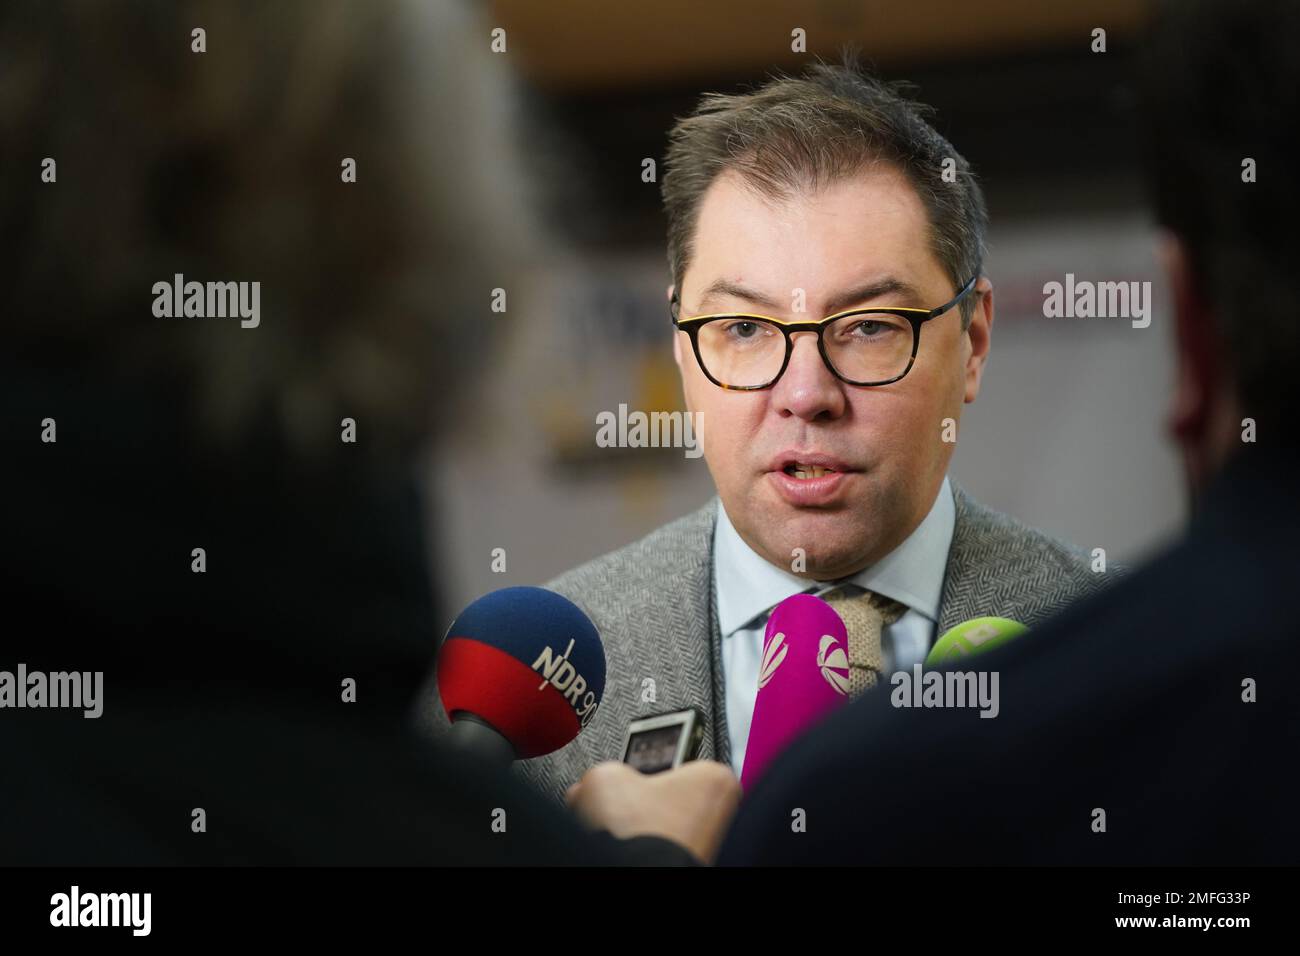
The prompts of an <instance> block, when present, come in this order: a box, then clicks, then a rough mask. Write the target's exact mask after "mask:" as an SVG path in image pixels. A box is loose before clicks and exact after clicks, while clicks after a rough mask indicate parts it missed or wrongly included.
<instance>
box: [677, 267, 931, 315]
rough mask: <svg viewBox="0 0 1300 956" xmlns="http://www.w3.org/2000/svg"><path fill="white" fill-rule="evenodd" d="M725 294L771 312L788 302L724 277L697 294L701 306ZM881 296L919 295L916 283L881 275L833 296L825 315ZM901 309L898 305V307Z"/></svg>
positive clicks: (917, 299) (904, 297)
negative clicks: (700, 294) (701, 293)
mask: <svg viewBox="0 0 1300 956" xmlns="http://www.w3.org/2000/svg"><path fill="white" fill-rule="evenodd" d="M791 293H792V294H791V300H792V299H793V290H791ZM721 296H727V297H730V298H733V299H742V300H744V301H746V302H749V303H751V304H752V305H756V306H759V307H760V308H764V309H768V310H771V311H781V310H784V309H787V308H788V307H789V304H790V303H789V301H787V302H784V303H782V302H779V301H777V300H776V299H773V298H772V297H771V296H769V295H766V294H764V293H762V292H758V291H756V290H754V289H750V288H747V287H746V286H743V285H740V284H739V283H736V282H731V281H729V280H727V279H714V280H713V282H711V283H710V284H709V286H708V288H706V289H705V290H704V294H703V295H702V296H701V297H700V303H701V308H703V305H704V303H707V302H708V301H709V300H710V299H713V298H717V297H721ZM883 296H893V297H894V298H895V299H897V300H900V301H903V302H912V303H919V302H920V301H921V294H920V292H919V291H918V290H917V288H916V286H914V285H912V283H910V282H907V281H905V280H903V279H900V278H898V277H897V276H882V277H881V278H879V279H872V280H871V281H870V282H865V283H863V284H862V285H860V286H855V287H854V288H852V289H849V290H847V291H845V292H841V293H840V294H839V295H836V296H834V297H833V298H831V299H830V300H829V301H827V303H826V314H827V315H834V314H835V313H836V312H844V311H845V310H847V309H849V308H851V307H852V306H854V305H857V304H858V303H859V302H868V301H870V300H872V299H878V298H881V297H883ZM900 308H901V306H900Z"/></svg>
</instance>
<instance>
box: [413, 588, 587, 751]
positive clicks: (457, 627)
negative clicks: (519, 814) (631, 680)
mask: <svg viewBox="0 0 1300 956" xmlns="http://www.w3.org/2000/svg"><path fill="white" fill-rule="evenodd" d="M604 692H605V648H604V646H603V645H602V644H601V642H600V635H599V634H598V633H597V631H596V627H595V625H594V624H592V623H591V619H590V618H588V617H587V615H586V614H584V613H583V612H582V611H581V610H579V608H578V606H577V605H576V604H574V603H573V602H572V601H570V600H568V599H567V598H564V597H561V596H560V595H559V594H556V593H555V592H554V591H547V590H546V589H545V588H534V587H512V588H502V589H501V590H499V591H492V592H491V593H489V594H485V595H484V596H483V597H481V598H479V599H478V600H476V601H475V602H474V603H472V604H471V605H470V606H469V607H467V608H465V610H464V611H462V612H461V613H460V616H459V617H457V618H456V620H454V621H453V622H452V624H451V627H450V628H448V629H447V636H446V637H445V638H443V642H442V647H441V648H440V650H439V652H438V693H439V695H440V696H441V697H442V705H443V708H444V709H445V710H446V711H447V717H448V719H450V720H451V731H450V735H449V736H450V741H451V742H452V743H453V744H454V745H456V746H459V747H462V748H464V749H468V750H472V751H475V752H477V753H479V754H481V755H482V756H484V757H486V758H487V759H489V760H493V761H495V762H498V763H509V762H510V761H512V760H524V759H529V758H531V757H540V756H543V755H544V754H548V753H551V752H552V751H554V750H558V749H559V748H561V747H563V746H564V745H565V744H567V743H568V742H569V741H570V740H572V739H573V738H574V737H576V736H577V735H578V732H579V731H580V730H582V728H583V727H585V726H587V724H588V723H590V722H591V719H592V718H593V717H594V716H595V714H596V709H597V708H598V707H599V706H600V700H601V697H602V695H603V694H604Z"/></svg>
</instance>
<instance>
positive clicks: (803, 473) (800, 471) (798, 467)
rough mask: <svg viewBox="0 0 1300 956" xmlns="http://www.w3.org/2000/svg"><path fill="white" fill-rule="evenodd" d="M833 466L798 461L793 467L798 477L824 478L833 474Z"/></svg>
mask: <svg viewBox="0 0 1300 956" xmlns="http://www.w3.org/2000/svg"><path fill="white" fill-rule="evenodd" d="M833 471H834V469H832V468H823V467H822V466H821V465H803V464H798V463H796V464H795V465H794V467H793V474H794V476H795V477H796V478H801V479H806V478H822V477H824V476H826V475H829V474H831V473H832V472H833Z"/></svg>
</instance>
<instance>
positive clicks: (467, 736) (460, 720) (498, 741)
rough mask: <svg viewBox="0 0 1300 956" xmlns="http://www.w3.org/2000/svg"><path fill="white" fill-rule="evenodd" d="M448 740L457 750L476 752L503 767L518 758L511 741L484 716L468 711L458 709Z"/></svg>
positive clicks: (453, 718)
mask: <svg viewBox="0 0 1300 956" xmlns="http://www.w3.org/2000/svg"><path fill="white" fill-rule="evenodd" d="M447 741H448V743H450V745H451V746H452V747H454V748H455V749H457V750H461V751H464V752H466V753H472V754H475V755H477V756H478V757H480V758H482V759H483V760H487V761H489V762H491V763H494V764H497V765H499V766H502V767H508V766H510V764H512V763H514V762H515V760H516V759H518V755H517V754H516V753H515V748H514V746H513V745H512V744H511V743H510V741H508V740H506V738H505V737H503V736H502V735H501V734H500V733H499V732H498V731H497V729H496V728H495V727H493V726H492V725H491V724H489V723H488V722H487V721H486V720H484V719H483V718H482V717H477V716H475V715H474V714H471V713H469V712H468V711H464V710H458V711H456V713H455V715H454V716H453V717H452V723H451V731H450V732H449V733H448V734H447Z"/></svg>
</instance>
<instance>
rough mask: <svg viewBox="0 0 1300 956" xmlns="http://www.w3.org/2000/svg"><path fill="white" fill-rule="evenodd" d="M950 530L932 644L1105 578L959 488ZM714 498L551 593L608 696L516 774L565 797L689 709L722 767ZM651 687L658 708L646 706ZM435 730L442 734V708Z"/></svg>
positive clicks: (1053, 603)
mask: <svg viewBox="0 0 1300 956" xmlns="http://www.w3.org/2000/svg"><path fill="white" fill-rule="evenodd" d="M953 498H954V500H955V503H956V525H955V527H954V530H953V539H952V547H951V549H950V551H949V553H948V567H947V569H946V571H945V573H944V583H943V592H942V598H941V600H940V608H939V627H938V632H937V633H939V634H942V633H944V632H945V631H947V630H948V629H949V628H951V627H954V626H955V625H957V624H960V623H961V622H962V621H966V620H969V619H971V618H974V617H984V616H988V615H995V616H998V617H1009V618H1011V619H1013V620H1016V621H1020V622H1022V623H1024V624H1027V625H1030V626H1032V625H1034V624H1036V623H1039V622H1041V621H1043V620H1045V619H1046V618H1048V617H1050V616H1051V615H1052V614H1053V613H1054V612H1056V611H1058V610H1060V609H1062V608H1064V607H1065V606H1066V605H1068V604H1070V603H1071V602H1073V601H1075V600H1077V599H1078V598H1080V597H1083V596H1084V595H1086V594H1089V593H1091V592H1093V591H1096V590H1099V589H1100V588H1101V587H1102V586H1103V583H1104V581H1105V579H1106V578H1108V577H1110V576H1111V575H1108V574H1095V573H1093V572H1092V571H1091V569H1090V566H1089V563H1088V560H1087V557H1086V555H1085V554H1084V552H1082V551H1080V550H1078V549H1076V548H1072V547H1070V546H1069V545H1066V544H1064V543H1063V542H1061V541H1057V540H1056V539H1054V538H1051V537H1048V536H1047V535H1045V534H1043V533H1042V532H1039V531H1035V530H1034V529H1032V528H1029V527H1026V526H1025V525H1023V524H1021V523H1020V522H1018V521H1016V520H1015V519H1013V518H1009V517H1007V516H1006V515H1003V514H999V513H998V512H995V511H991V510H989V509H988V508H985V507H983V506H982V505H980V504H979V503H977V502H976V501H974V500H973V499H972V498H971V497H970V496H969V495H967V494H966V493H965V492H963V491H962V490H961V489H960V488H958V487H957V486H956V485H955V484H954V485H953ZM717 509H718V500H717V498H714V499H713V500H712V501H710V502H709V504H707V505H705V506H704V507H703V508H701V509H700V510H699V511H696V512H695V513H694V514H690V515H687V516H686V517H684V518H680V519H678V520H676V521H673V522H671V523H670V524H667V525H664V526H663V527H662V528H659V529H657V530H655V531H653V532H651V533H650V534H648V535H647V536H646V537H644V538H642V539H641V540H640V541H637V542H634V543H633V544H630V545H628V546H627V547H624V548H620V549H619V550H617V551H614V552H611V553H610V554H607V555H604V556H603V557H600V558H596V559H595V560H594V561H590V562H588V563H587V564H584V565H582V566H581V567H578V568H575V569H574V570H572V571H569V572H567V573H565V574H563V575H561V576H560V577H558V578H556V579H555V580H554V581H551V582H550V583H548V584H547V585H546V587H548V588H550V589H551V590H553V591H558V592H559V593H560V594H563V595H565V596H566V597H568V598H569V599H570V600H572V601H573V602H574V603H575V604H577V605H578V606H579V607H580V608H582V609H583V610H584V611H585V612H586V613H587V614H588V616H590V618H591V620H592V622H593V623H594V624H595V625H596V630H597V631H599V632H600V636H601V639H602V640H603V641H604V645H605V657H606V661H607V666H606V673H605V694H604V698H603V699H602V702H601V704H600V707H599V709H598V710H597V712H596V716H595V717H593V718H592V720H591V723H590V724H588V726H587V728H586V729H585V730H583V731H582V733H580V734H579V735H578V736H577V738H576V739H574V740H573V741H572V742H571V743H569V744H568V745H567V746H565V747H563V748H561V749H560V750H558V751H556V752H555V753H553V754H550V755H549V756H546V757H540V758H538V759H536V760H527V761H523V762H522V763H521V764H519V765H518V766H519V767H520V769H521V770H522V772H523V773H524V775H525V776H526V777H527V778H528V779H529V780H530V781H531V782H532V783H534V784H535V785H537V786H539V787H540V788H541V789H542V790H544V791H546V792H548V793H550V794H552V795H554V796H555V797H556V798H558V799H562V798H563V795H564V791H565V789H567V788H568V786H569V785H570V784H571V783H573V782H574V781H576V780H577V779H578V778H579V777H581V776H582V775H583V773H585V772H586V771H587V770H588V769H589V768H590V767H592V766H593V765H594V764H596V763H599V762H600V761H602V760H621V759H622V757H623V754H622V746H623V738H624V734H625V733H626V731H627V726H628V723H629V721H632V720H634V719H636V718H638V717H644V716H647V715H649V714H653V713H663V712H665V711H671V710H679V709H682V708H685V707H695V708H696V709H698V710H699V711H700V713H702V714H704V716H705V721H706V724H705V734H704V743H703V745H702V748H701V752H700V757H701V758H702V759H713V760H721V761H723V762H728V761H729V760H730V742H729V739H728V734H727V727H726V707H725V706H724V700H725V697H724V692H723V673H722V639H721V635H720V634H719V632H718V625H717V612H716V607H715V605H716V600H715V596H714V587H713V527H714V522H715V519H716V517H717ZM646 678H652V679H653V680H654V686H655V697H656V699H655V701H654V702H653V703H643V702H642V695H643V686H644V684H643V682H644V681H645V680H646ZM435 712H436V716H435V720H436V721H438V722H439V723H440V724H441V725H443V726H445V725H446V716H445V715H444V714H443V712H442V705H441V702H436V704H435Z"/></svg>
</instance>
